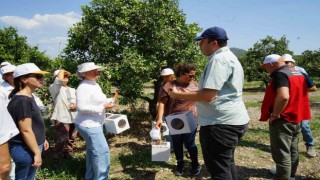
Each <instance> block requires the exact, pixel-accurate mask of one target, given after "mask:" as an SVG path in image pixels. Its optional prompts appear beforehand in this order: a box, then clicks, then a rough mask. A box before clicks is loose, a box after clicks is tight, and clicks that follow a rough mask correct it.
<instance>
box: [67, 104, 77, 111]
mask: <svg viewBox="0 0 320 180" xmlns="http://www.w3.org/2000/svg"><path fill="white" fill-rule="evenodd" d="M69 109H70V110H71V111H74V110H76V109H77V105H76V103H70V106H69Z"/></svg>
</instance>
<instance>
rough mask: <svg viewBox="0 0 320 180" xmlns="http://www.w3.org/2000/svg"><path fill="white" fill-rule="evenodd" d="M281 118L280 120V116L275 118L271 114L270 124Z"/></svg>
mask: <svg viewBox="0 0 320 180" xmlns="http://www.w3.org/2000/svg"><path fill="white" fill-rule="evenodd" d="M279 118H280V115H278V116H275V115H273V114H271V115H270V118H269V123H270V124H273V122H274V120H276V119H279Z"/></svg>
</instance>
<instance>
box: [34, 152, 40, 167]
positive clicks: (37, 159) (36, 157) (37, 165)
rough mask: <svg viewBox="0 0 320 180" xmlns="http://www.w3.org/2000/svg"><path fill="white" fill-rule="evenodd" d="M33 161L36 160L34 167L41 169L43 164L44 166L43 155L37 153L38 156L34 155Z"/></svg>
mask: <svg viewBox="0 0 320 180" xmlns="http://www.w3.org/2000/svg"><path fill="white" fill-rule="evenodd" d="M33 160H34V163H33V164H32V166H34V167H40V166H41V164H42V157H41V153H36V154H34V156H33Z"/></svg>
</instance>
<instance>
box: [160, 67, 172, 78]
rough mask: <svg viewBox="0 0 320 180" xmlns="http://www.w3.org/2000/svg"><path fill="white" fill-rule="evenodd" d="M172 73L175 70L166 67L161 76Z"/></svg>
mask: <svg viewBox="0 0 320 180" xmlns="http://www.w3.org/2000/svg"><path fill="white" fill-rule="evenodd" d="M171 74H174V72H173V70H172V69H170V68H165V69H162V71H161V76H167V75H171Z"/></svg>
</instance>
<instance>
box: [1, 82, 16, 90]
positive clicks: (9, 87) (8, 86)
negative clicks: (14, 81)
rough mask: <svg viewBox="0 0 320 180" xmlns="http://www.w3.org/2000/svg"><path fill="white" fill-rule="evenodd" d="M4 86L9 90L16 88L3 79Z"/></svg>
mask: <svg viewBox="0 0 320 180" xmlns="http://www.w3.org/2000/svg"><path fill="white" fill-rule="evenodd" d="M2 87H3V88H4V89H5V90H7V91H12V90H13V89H14V88H13V87H12V86H11V85H10V84H9V83H7V82H6V81H3V84H2Z"/></svg>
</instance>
